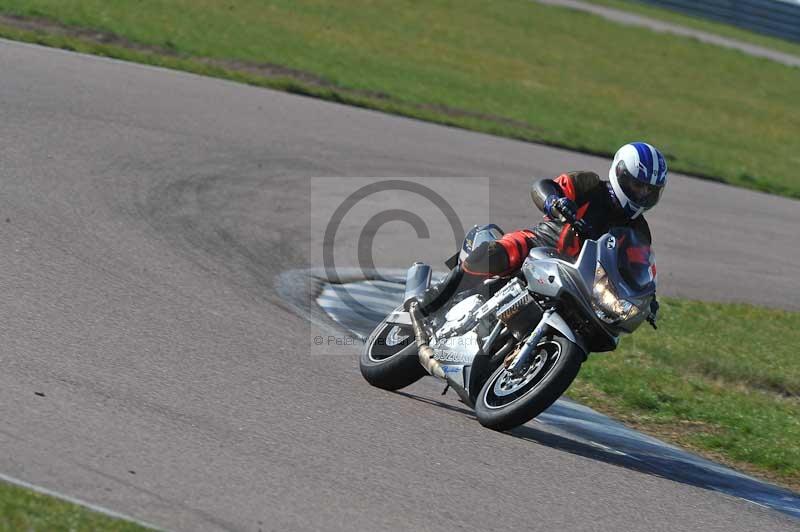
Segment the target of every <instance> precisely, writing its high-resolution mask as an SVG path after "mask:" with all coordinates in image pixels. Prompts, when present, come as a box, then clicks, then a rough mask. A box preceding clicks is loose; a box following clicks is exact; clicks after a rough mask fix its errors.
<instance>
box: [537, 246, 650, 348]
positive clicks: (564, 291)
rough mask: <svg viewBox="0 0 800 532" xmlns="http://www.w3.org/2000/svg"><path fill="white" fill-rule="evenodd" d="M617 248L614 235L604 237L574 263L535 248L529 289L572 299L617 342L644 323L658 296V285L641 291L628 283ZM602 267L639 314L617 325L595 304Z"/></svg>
mask: <svg viewBox="0 0 800 532" xmlns="http://www.w3.org/2000/svg"><path fill="white" fill-rule="evenodd" d="M616 246H617V239H616V238H615V237H614V236H612V235H611V234H606V235H603V236H602V237H601V238H600V239H599V240H597V241H594V240H587V241H585V242H584V245H583V249H582V250H581V253H580V255H578V258H577V259H576V260H575V262H574V263H571V262H568V261H566V260H563V259H560V258H557V257H555V256H553V253H551V252H549V250H544V249H534V250H532V251H531V253H530V254H529V256H528V258H527V259H526V260H525V262H524V263H523V265H522V273H523V274H524V275H525V279H526V281H527V282H528V289H529V290H530V291H531V292H533V293H535V294H538V295H540V296H544V297H547V298H552V299H563V298H564V297H566V296H570V300H571V301H573V302H575V303H577V304H578V305H579V306H580V307H581V308H580V309H579V310H580V312H581V314H584V315H586V317H587V318H589V319H591V320H592V321H593V322H594V324H595V325H596V326H598V327H600V328H601V329H602V330H603V331H605V332H606V333H608V334H609V335H611V336H612V337H614V340H615V342H616V341H618V337H619V336H620V335H621V334H629V333H632V332H633V331H634V330H636V328H637V327H638V326H639V325H640V324H641V323H642V322H643V321H644V319H645V318H646V317H647V313H648V312H649V305H650V301H651V300H652V297H653V295H654V294H655V283H652V286H647V287H645V288H644V289H640V290H637V289H634V288H633V287H631V286H630V284H629V283H626V282H625V280H624V279H623V277H622V275H621V274H620V271H619V270H620V268H619V264H618V259H617V256H618V253H617V249H616ZM598 264H599V265H601V266H602V267H603V269H604V270H605V272H606V274H607V277H608V279H609V280H610V282H611V285H613V289H614V291H615V292H616V294H617V295H618V296H619V298H620V299H624V300H625V301H627V302H630V303H631V304H632V305H633V306H635V307H636V308H638V312H634V313H633V315H632V316H630V317H628V318H627V319H620V320H618V321H615V322H613V323H607V322H606V321H603V320H602V319H601V318H600V317H599V316H598V314H597V313H596V311H595V310H594V308H593V305H592V303H593V299H592V298H593V289H594V287H595V283H596V281H597V279H596V277H597V275H596V273H597V271H598Z"/></svg>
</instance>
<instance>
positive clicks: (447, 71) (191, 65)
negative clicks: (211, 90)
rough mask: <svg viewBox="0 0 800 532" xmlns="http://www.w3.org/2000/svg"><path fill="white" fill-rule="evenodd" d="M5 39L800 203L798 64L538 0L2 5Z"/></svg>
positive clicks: (3, 1)
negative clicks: (623, 153) (647, 157)
mask: <svg viewBox="0 0 800 532" xmlns="http://www.w3.org/2000/svg"><path fill="white" fill-rule="evenodd" d="M0 13H5V14H6V15H13V16H15V17H23V18H22V19H20V18H9V17H8V16H6V17H5V18H3V19H2V20H0V35H3V36H6V37H10V38H16V39H22V40H28V41H33V42H39V43H42V44H47V45H51V46H60V47H65V48H71V49H77V50H80V51H85V52H91V53H100V54H103V55H109V56H113V57H119V58H122V59H127V60H134V61H141V62H146V63H152V64H157V65H161V66H168V67H171V68H180V69H184V70H189V71H192V72H197V73H201V74H207V75H212V76H220V77H226V78H230V79H234V80H237V81H244V82H248V83H254V84H258V85H264V86H269V87H273V88H279V89H283V90H289V91H293V92H299V93H303V94H309V95H313V96H316V97H321V98H327V99H331V100H335V101H341V102H345V103H349V104H353V105H359V106H364V107H369V108H375V109H379V110H383V111H387V112H392V113H398V114H402V115H406V116H412V117H415V118H420V119H424V120H430V121H435V122H440V123H445V124H450V125H455V126H459V127H464V128H469V129H473V130H478V131H484V132H488V133H493V134H498V135H504V136H510V137H513V138H518V139H523V140H529V141H536V142H543V143H547V144H553V145H558V146H564V147H568V148H573V149H577V150H581V151H586V152H590V153H598V154H606V155H607V154H611V153H613V152H614V151H615V150H616V148H617V147H619V146H620V145H621V144H623V143H625V142H628V141H630V140H633V139H647V140H650V141H651V142H653V143H655V144H657V145H659V146H660V147H662V148H663V150H664V151H665V153H666V155H667V158H668V159H669V161H670V164H671V166H672V168H673V169H675V170H680V171H684V172H688V173H691V174H695V175H700V176H705V177H711V178H716V179H720V180H724V181H727V182H729V183H732V184H736V185H741V186H745V187H749V188H753V189H758V190H763V191H768V192H773V193H778V194H784V195H787V196H792V197H797V198H800V180H799V179H797V177H796V176H795V175H794V172H795V170H796V168H797V167H798V166H800V149H798V147H800V146H799V145H798V138H800V137H798V135H797V133H798V126H797V124H800V107H799V106H797V105H796V95H797V94H798V93H800V69H795V68H791V67H786V66H783V65H779V64H776V63H774V62H771V61H768V60H764V59H759V58H753V57H749V56H746V55H744V54H742V53H740V52H737V51H733V50H726V49H723V48H719V47H716V46H712V45H707V44H703V43H700V42H697V41H696V40H693V39H688V38H683V37H678V36H671V35H663V34H655V33H653V32H651V31H649V30H646V29H644V28H633V27H624V30H623V27H622V26H620V25H618V24H615V23H612V22H609V21H606V20H604V19H602V18H600V17H597V16H593V15H590V14H587V13H582V12H578V11H574V10H569V9H563V8H558V7H550V6H545V5H541V4H538V3H535V2H530V1H527V0H509V1H507V2H502V3H496V2H484V1H479V0H463V1H459V2H455V1H454V0H431V1H430V2H425V3H419V2H415V1H413V0H397V1H390V0H343V1H341V2H336V3H331V2H326V1H323V0H302V1H295V0H291V1H290V0H273V1H270V2H262V1H259V0H231V1H230V2H225V3H220V2H215V1H211V0H191V1H190V0H172V1H166V0H137V1H134V0H120V1H118V2H105V1H102V0H69V1H64V0H0Z"/></svg>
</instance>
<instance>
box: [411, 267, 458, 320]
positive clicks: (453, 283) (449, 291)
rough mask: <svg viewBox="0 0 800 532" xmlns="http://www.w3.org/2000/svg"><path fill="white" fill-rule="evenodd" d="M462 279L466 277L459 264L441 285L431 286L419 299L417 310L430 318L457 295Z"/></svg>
mask: <svg viewBox="0 0 800 532" xmlns="http://www.w3.org/2000/svg"><path fill="white" fill-rule="evenodd" d="M462 277H464V271H463V270H462V269H461V265H460V264H459V265H457V266H456V267H455V268H453V269H452V270H450V273H448V274H447V276H446V277H445V278H444V279H442V281H441V282H440V283H438V284H435V285H433V286H431V287H430V288H428V289H427V290H425V292H423V294H422V295H421V296H419V297H417V300H416V303H417V308H418V309H419V311H420V312H421V313H422V315H423V316H428V315H430V314H432V313H434V312H436V311H437V310H439V309H440V308H442V305H444V304H445V303H446V302H447V300H449V299H450V298H451V297H452V296H453V294H455V292H456V289H457V288H458V284H459V283H460V282H461V278H462Z"/></svg>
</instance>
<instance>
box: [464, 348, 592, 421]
mask: <svg viewBox="0 0 800 532" xmlns="http://www.w3.org/2000/svg"><path fill="white" fill-rule="evenodd" d="M536 350H537V351H536V353H535V354H534V355H532V356H531V364H530V367H529V368H528V369H527V370H526V372H525V373H524V374H523V375H522V376H521V377H515V376H514V375H512V374H510V373H509V372H508V371H507V370H506V367H505V365H504V364H501V365H500V367H498V368H497V369H496V370H495V371H494V373H492V375H491V376H490V377H489V378H488V379H487V380H486V382H485V383H484V384H483V387H482V388H481V391H480V393H479V394H478V398H477V401H476V402H475V414H476V416H477V418H478V421H479V422H480V424H481V425H483V426H484V427H488V428H490V429H493V430H509V429H512V428H514V427H518V426H519V425H522V424H523V423H526V422H528V421H530V420H531V419H533V418H535V417H536V416H538V415H539V414H541V413H542V412H544V411H545V410H546V409H547V408H548V407H549V406H550V405H552V404H553V403H554V402H556V399H558V398H559V397H561V395H562V394H563V393H564V392H565V391H567V388H569V386H570V384H572V381H573V380H574V379H575V377H576V376H577V375H578V371H579V370H580V368H581V364H582V363H583V360H584V354H583V352H582V351H581V349H580V348H579V347H578V346H576V345H575V344H573V343H572V342H570V341H569V340H567V339H565V338H562V337H561V336H557V335H553V336H550V337H548V338H544V339H543V340H542V341H541V342H540V343H539V344H538V345H537V346H536Z"/></svg>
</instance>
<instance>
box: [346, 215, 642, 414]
mask: <svg viewBox="0 0 800 532" xmlns="http://www.w3.org/2000/svg"><path fill="white" fill-rule="evenodd" d="M502 235H503V232H502V230H501V229H500V228H499V227H497V226H496V225H493V224H490V225H483V226H476V227H474V228H473V229H472V230H471V231H470V232H469V233H468V234H467V236H466V238H465V239H464V244H463V246H462V249H461V250H460V252H459V253H457V254H456V255H454V256H453V257H451V258H450V260H449V261H447V263H446V264H447V265H448V266H449V267H451V268H452V267H455V265H456V264H458V263H460V262H462V261H463V260H464V258H466V256H467V255H468V254H469V252H470V251H472V249H474V248H475V247H477V246H478V245H480V244H481V243H482V242H484V241H486V240H497V239H499V238H500V237H502ZM430 280H431V268H430V266H428V265H426V264H423V263H415V264H414V265H413V266H412V267H411V268H410V269H409V271H408V274H407V279H406V289H405V295H404V298H403V300H404V301H403V305H401V306H399V307H397V308H396V309H395V310H394V311H393V312H392V313H391V314H389V315H388V316H387V317H386V318H385V319H384V320H383V321H382V322H381V323H380V324H378V326H377V327H376V328H375V329H374V331H373V332H372V334H371V335H370V336H369V338H368V339H367V341H366V343H365V346H364V350H363V352H362V354H361V357H360V360H359V366H360V369H361V373H362V375H363V376H364V378H365V379H366V380H367V381H368V382H369V383H370V384H372V385H373V386H377V387H379V388H383V389H386V390H398V389H400V388H403V387H405V386H408V385H410V384H412V383H413V382H416V381H417V380H419V379H420V378H422V377H423V376H427V375H433V376H435V377H438V378H439V379H442V380H443V381H445V383H446V387H445V392H446V391H447V389H448V388H452V389H453V390H455V392H456V393H457V394H458V395H459V397H460V398H461V400H462V401H463V402H464V403H465V404H467V405H468V406H470V407H472V408H474V410H475V414H476V417H477V419H478V421H479V422H480V423H481V425H483V426H485V427H488V428H491V429H495V430H508V429H511V428H513V427H516V426H519V425H522V424H523V423H526V422H527V421H530V420H531V419H533V418H534V417H536V416H537V415H539V414H540V413H541V412H543V411H544V410H545V409H547V408H548V407H549V406H550V405H552V404H553V403H554V402H555V401H556V400H557V399H558V398H559V397H560V396H561V395H562V394H563V393H564V392H565V391H566V390H567V388H569V386H570V385H571V384H572V381H573V380H574V379H575V377H576V376H577V374H578V371H579V370H580V368H581V364H583V362H584V361H585V360H586V358H587V356H588V355H589V353H601V352H609V351H613V350H614V349H616V347H617V345H618V343H619V339H620V337H621V336H622V335H624V334H630V333H633V332H634V331H635V330H636V329H637V328H638V327H639V326H640V325H641V324H642V323H643V322H644V321H645V320H648V321H649V322H650V324H651V325H652V326H653V327H654V328H655V314H654V311H653V310H651V302H652V301H654V298H655V288H656V278H655V261H654V255H653V252H652V251H651V249H650V246H649V243H646V242H643V241H642V240H641V238H640V237H638V236H637V234H636V232H635V231H633V230H632V229H630V228H626V227H616V228H612V229H611V230H610V231H609V232H608V233H606V234H605V235H603V236H602V237H600V238H599V239H598V240H596V241H595V240H586V241H585V242H584V243H583V246H582V249H581V251H580V254H579V255H578V257H577V259H575V260H574V262H571V261H569V260H566V259H565V258H563V257H561V256H559V254H558V252H557V251H556V250H555V249H553V248H534V249H532V250H531V251H530V253H529V255H528V257H527V258H526V259H525V261H524V263H523V265H522V268H521V269H520V270H519V272H518V273H517V274H515V275H514V276H511V277H510V278H501V277H492V278H489V279H486V280H485V281H483V282H481V283H479V284H478V285H477V286H472V287H469V288H466V289H463V290H460V291H459V292H457V293H456V294H455V295H454V296H452V297H451V298H450V300H449V301H448V302H447V303H446V304H445V305H444V306H443V307H442V308H440V309H439V310H437V311H436V312H433V313H431V314H430V315H428V316H423V315H422V313H421V312H420V309H419V308H418V307H417V305H416V298H417V297H418V296H419V295H420V294H422V293H423V292H424V291H425V290H426V289H427V288H428V287H429V286H430ZM445 392H443V393H445Z"/></svg>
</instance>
